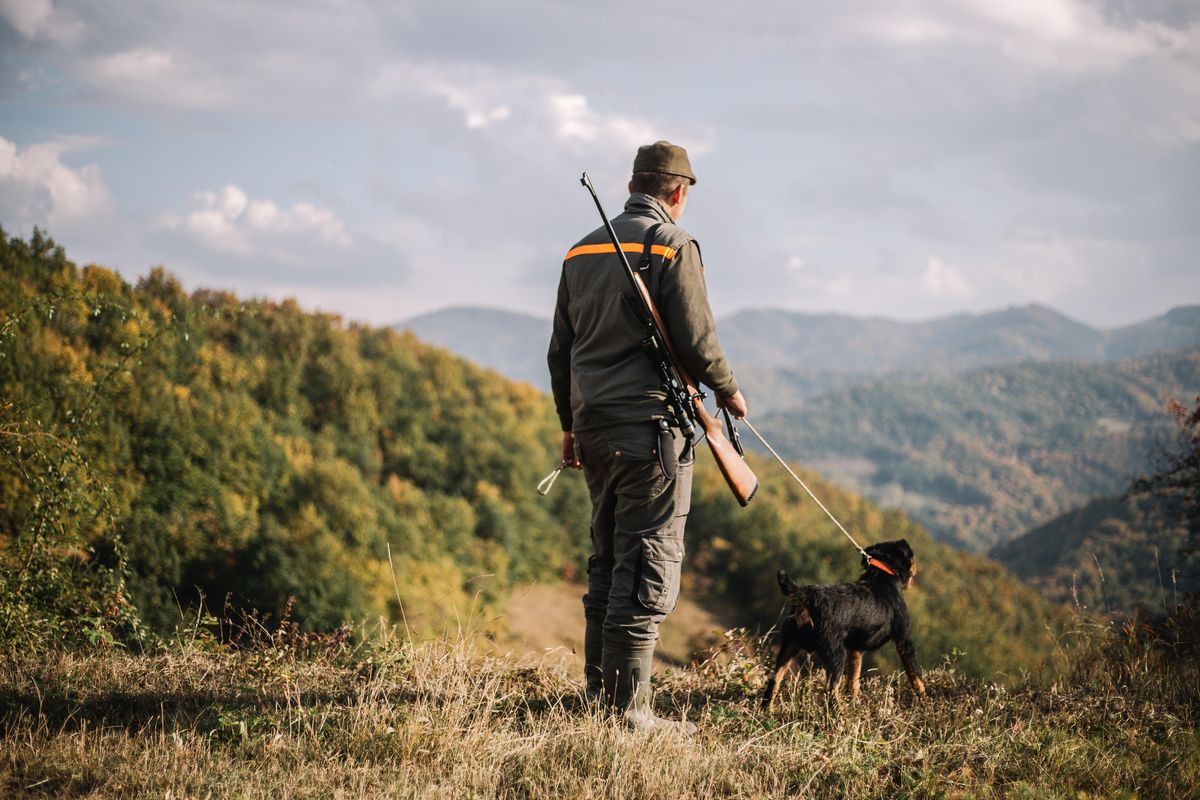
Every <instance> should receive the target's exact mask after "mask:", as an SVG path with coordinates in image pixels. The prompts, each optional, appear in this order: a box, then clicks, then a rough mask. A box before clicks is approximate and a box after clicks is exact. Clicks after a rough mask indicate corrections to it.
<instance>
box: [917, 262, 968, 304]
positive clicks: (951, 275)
mask: <svg viewBox="0 0 1200 800" xmlns="http://www.w3.org/2000/svg"><path fill="white" fill-rule="evenodd" d="M921 283H922V285H924V287H925V288H926V289H927V290H928V291H930V292H933V293H934V294H938V295H944V296H947V297H955V298H965V297H968V296H969V295H970V294H971V287H970V285H969V284H968V283H967V280H966V278H964V277H963V276H962V273H961V272H959V271H958V270H956V269H954V268H953V267H948V266H946V264H945V262H943V261H942V260H941V259H940V258H938V257H937V256H933V257H931V258H930V259H929V260H928V261H927V262H926V264H925V271H924V272H923V273H921Z"/></svg>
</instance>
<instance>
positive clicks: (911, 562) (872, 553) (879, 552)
mask: <svg viewBox="0 0 1200 800" xmlns="http://www.w3.org/2000/svg"><path fill="white" fill-rule="evenodd" d="M875 561H878V562H882V564H883V567H880V566H879V565H878V564H875V563H872V562H875ZM884 567H886V569H884ZM863 569H865V570H867V571H868V572H869V571H870V570H872V569H879V570H882V571H883V572H887V571H888V570H891V571H892V572H893V573H894V574H895V575H896V577H897V578H899V579H900V585H901V586H902V587H904V588H905V589H907V588H908V587H909V586H911V585H912V581H913V578H915V577H916V575H917V562H916V560H915V559H914V558H913V551H912V548H911V547H909V546H908V542H907V541H905V540H904V539H897V540H895V541H894V542H880V543H879V544H873V545H871V546H870V547H868V548H867V555H866V556H863Z"/></svg>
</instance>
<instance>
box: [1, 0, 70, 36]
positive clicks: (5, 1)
mask: <svg viewBox="0 0 1200 800" xmlns="http://www.w3.org/2000/svg"><path fill="white" fill-rule="evenodd" d="M0 17H3V19H4V20H5V21H6V22H8V24H9V25H11V26H12V27H13V29H14V30H16V31H17V33H19V34H21V35H22V36H23V37H25V38H26V39H28V40H29V41H50V42H53V43H55V44H62V45H70V44H76V43H78V42H80V41H81V40H82V39H83V38H84V37H85V36H86V35H87V28H86V27H85V26H84V24H83V23H82V22H81V21H80V20H79V19H77V18H76V17H74V16H73V15H71V14H69V13H64V12H61V11H56V10H55V9H54V3H53V2H51V0H0Z"/></svg>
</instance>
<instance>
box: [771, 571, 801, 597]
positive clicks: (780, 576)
mask: <svg viewBox="0 0 1200 800" xmlns="http://www.w3.org/2000/svg"><path fill="white" fill-rule="evenodd" d="M775 580H776V581H777V582H778V583H779V591H781V592H783V593H784V594H786V595H792V594H795V593H796V592H797V590H799V589H800V587H799V586H797V585H796V584H795V583H794V582H793V581H792V579H791V578H789V577H788V574H787V573H786V572H784V571H783V570H779V572H777V573H775Z"/></svg>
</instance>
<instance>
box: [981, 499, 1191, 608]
mask: <svg viewBox="0 0 1200 800" xmlns="http://www.w3.org/2000/svg"><path fill="white" fill-rule="evenodd" d="M1163 502H1164V501H1163V500H1161V499H1159V498H1156V497H1152V496H1141V497H1105V498H1099V499H1096V500H1093V501H1091V502H1090V503H1087V504H1086V505H1084V506H1082V507H1081V508H1077V509H1074V510H1072V511H1070V512H1068V513H1066V514H1063V515H1062V516H1060V517H1057V518H1056V519H1053V520H1051V521H1050V522H1048V523H1046V524H1045V525H1042V526H1039V527H1038V528H1035V529H1034V530H1032V531H1030V532H1029V533H1027V534H1025V535H1024V536H1021V537H1018V538H1017V539H1014V540H1012V541H1011V542H1007V543H1005V544H1002V545H1000V546H999V547H997V548H996V549H995V550H993V551H992V557H993V558H995V559H997V560H998V561H1000V563H1002V564H1004V565H1005V566H1007V567H1008V568H1009V569H1010V570H1012V572H1013V573H1014V574H1016V575H1018V576H1020V577H1021V578H1022V579H1023V580H1025V582H1026V583H1028V584H1029V585H1030V586H1033V587H1034V588H1036V589H1037V590H1038V591H1039V592H1040V593H1041V594H1042V595H1043V596H1044V597H1047V598H1048V599H1050V600H1052V601H1054V602H1058V603H1079V604H1080V605H1081V606H1084V607H1085V608H1087V609H1091V610H1093V611H1098V612H1100V613H1107V612H1110V611H1121V612H1126V613H1129V612H1132V611H1133V610H1134V609H1136V608H1137V607H1138V606H1142V607H1143V608H1147V609H1151V610H1155V611H1158V612H1161V610H1162V609H1163V608H1164V607H1170V606H1173V605H1175V604H1176V603H1177V602H1178V598H1179V597H1181V596H1182V595H1183V593H1185V592H1196V591H1200V570H1197V568H1196V567H1197V564H1196V559H1195V557H1192V558H1191V559H1185V558H1184V557H1183V555H1182V553H1181V551H1182V548H1183V545H1184V543H1185V540H1186V536H1187V531H1186V530H1185V529H1184V527H1183V526H1182V525H1181V524H1180V523H1179V522H1178V518H1177V516H1176V515H1175V514H1173V513H1171V512H1170V511H1169V510H1168V509H1166V508H1164V507H1163Z"/></svg>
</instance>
